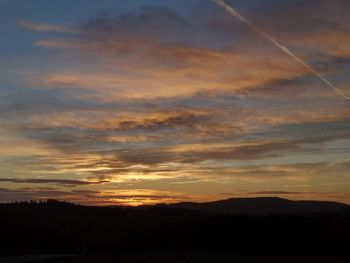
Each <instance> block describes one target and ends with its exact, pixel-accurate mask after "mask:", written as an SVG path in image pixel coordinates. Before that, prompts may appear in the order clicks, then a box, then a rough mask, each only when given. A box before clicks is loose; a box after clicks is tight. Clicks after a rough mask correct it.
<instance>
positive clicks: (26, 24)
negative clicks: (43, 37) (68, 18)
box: [17, 20, 77, 33]
mask: <svg viewBox="0 0 350 263" xmlns="http://www.w3.org/2000/svg"><path fill="white" fill-rule="evenodd" d="M17 25H18V26H19V27H21V28H24V29H28V30H33V31H39V32H62V33H76V32H77V31H76V30H74V29H72V28H68V27H65V26H61V25H54V24H48V23H42V22H34V21H30V20H20V21H18V22H17Z"/></svg>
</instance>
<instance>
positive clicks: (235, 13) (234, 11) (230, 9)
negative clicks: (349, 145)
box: [212, 0, 350, 102]
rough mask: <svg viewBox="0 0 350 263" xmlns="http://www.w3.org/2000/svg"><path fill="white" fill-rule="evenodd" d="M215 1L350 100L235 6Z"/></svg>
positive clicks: (349, 99)
mask: <svg viewBox="0 0 350 263" xmlns="http://www.w3.org/2000/svg"><path fill="white" fill-rule="evenodd" d="M212 1H214V2H215V3H217V4H218V5H219V6H221V7H223V8H224V9H225V10H226V11H227V12H229V13H230V14H231V15H233V16H235V17H236V18H238V19H239V20H240V21H242V22H243V23H244V24H246V25H248V26H249V27H250V28H252V29H253V30H254V31H255V32H257V33H258V34H259V35H260V36H262V37H263V38H265V39H267V40H268V41H270V42H271V43H272V44H274V45H275V46H276V47H278V48H279V49H280V50H282V51H283V52H284V53H286V54H287V55H288V56H290V57H291V58H293V59H294V60H295V61H296V62H298V63H299V64H300V65H302V66H303V67H305V68H306V69H308V70H309V71H310V72H311V73H313V74H314V75H315V76H316V77H318V78H319V79H320V80H321V81H323V82H324V83H325V84H326V85H327V86H328V87H330V88H332V89H333V90H334V91H335V92H337V93H338V94H339V95H340V96H342V97H343V98H344V99H346V100H347V101H349V102H350V98H349V97H348V96H347V95H346V94H345V93H344V92H343V91H341V90H340V89H338V88H337V87H336V86H334V85H333V84H332V83H331V82H330V81H329V80H327V79H326V78H325V77H323V76H322V75H321V74H320V73H319V72H317V71H316V70H315V69H313V68H312V67H311V66H310V65H309V64H307V63H306V62H305V61H303V60H302V59H301V58H299V57H297V56H296V55H295V54H294V53H293V52H292V51H291V50H290V49H288V48H287V47H285V46H283V45H281V44H280V43H279V42H278V41H277V40H276V39H274V38H273V37H272V36H270V35H269V34H267V33H266V32H264V31H263V30H261V29H260V28H259V27H257V26H255V25H254V24H253V23H251V22H250V21H249V20H247V19H246V18H245V17H243V16H242V15H240V14H239V13H238V12H237V11H236V10H235V9H234V8H233V7H231V6H229V5H228V4H226V3H225V1H224V0H212Z"/></svg>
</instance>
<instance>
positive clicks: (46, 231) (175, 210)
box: [0, 199, 350, 263]
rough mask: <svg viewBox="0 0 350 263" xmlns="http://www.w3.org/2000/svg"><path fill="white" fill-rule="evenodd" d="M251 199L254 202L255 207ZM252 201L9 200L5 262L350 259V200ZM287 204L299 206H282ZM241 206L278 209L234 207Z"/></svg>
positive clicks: (1, 209)
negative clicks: (131, 204) (90, 203)
mask: <svg viewBox="0 0 350 263" xmlns="http://www.w3.org/2000/svg"><path fill="white" fill-rule="evenodd" d="M237 202H239V203H238V204H239V206H238V204H237ZM247 202H248V203H247ZM252 202H253V205H254V209H251V208H250V209H248V208H249V207H252ZM252 202H251V201H250V200H248V201H247V200H243V201H242V200H239V201H237V200H228V201H222V202H219V203H214V204H205V205H200V206H198V205H193V204H181V205H180V207H178V206H175V207H174V206H154V207H137V208H125V207H87V206H78V205H74V204H69V203H61V202H56V201H55V202H53V201H50V202H40V203H35V202H32V203H17V204H2V205H0V214H1V217H0V226H1V228H0V236H1V238H0V263H3V262H4V263H12V262H16V263H20V262H33V261H37V262H52V263H61V262H62V263H66V262H72V263H75V262H77V263H78V262H79V263H80V262H87V263H89V262H98V263H105V262H106V263H108V262H122V263H123V262H125V263H128V262H146V263H147V262H169V263H171V262H181V263H184V262H200V263H205V262H237V263H241V262H242V263H244V262H259V263H264V262H270V263H274V262H278V263H280V262H281V263H288V262H298V263H299V262H301V263H303V262H307V263H311V262H319V263H322V262H332V263H337V262H341V263H345V262H350V257H349V256H348V255H349V236H350V223H349V222H350V213H349V210H348V206H344V205H338V204H333V203H321V204H319V203H317V204H315V203H297V204H295V203H289V202H288V200H287V201H286V200H275V199H272V200H271V199H266V200H265V199H263V200H253V201H252ZM262 207H264V209H262ZM285 207H288V211H293V213H286V212H283V211H282V210H283V209H285ZM238 208H239V209H241V211H252V212H254V211H267V210H268V209H270V211H272V212H273V211H279V212H278V213H277V212H276V213H272V212H269V213H265V214H264V213H261V212H259V213H250V214H247V213H246V212H245V213H242V212H241V213H234V211H238ZM235 209H236V210H235ZM247 209H248V210H247ZM259 209H260V210H259ZM300 209H303V210H304V209H306V210H305V211H304V212H302V211H299V210H300ZM307 209H309V210H310V211H307ZM219 210H220V211H219ZM225 211H228V212H225ZM281 211H282V212H283V213H282V212H281ZM48 254H50V255H54V257H53V258H51V256H47V255H48ZM57 254H59V255H66V256H65V257H62V258H57ZM28 255H30V256H28ZM67 255H76V256H67Z"/></svg>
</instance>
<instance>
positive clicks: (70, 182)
mask: <svg viewBox="0 0 350 263" xmlns="http://www.w3.org/2000/svg"><path fill="white" fill-rule="evenodd" d="M0 182H9V183H27V184H58V185H62V186H78V185H95V184H103V183H107V182H108V181H90V182H88V181H79V180H68V179H29V178H26V179H15V178H0Z"/></svg>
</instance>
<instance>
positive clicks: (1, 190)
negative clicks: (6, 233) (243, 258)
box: [0, 0, 350, 205]
mask: <svg viewBox="0 0 350 263" xmlns="http://www.w3.org/2000/svg"><path fill="white" fill-rule="evenodd" d="M226 4H227V5H229V6H230V7H232V8H234V10H236V11H237V12H238V13H239V14H240V15H241V16H243V17H244V19H247V21H249V22H250V23H251V24H252V25H253V26H249V25H247V24H246V23H243V22H242V21H241V20H240V19H238V18H237V17H235V16H234V15H232V14H230V13H229V12H227V10H225V9H224V8H222V6H220V5H218V4H217V3H215V2H214V1H210V0H178V1H172V0H131V1H124V0H100V1H93V0H75V1H71V0H0V34H1V41H0V145H1V147H0V202H12V201H23V200H24V201H27V200H42V199H48V198H54V199H59V200H65V201H70V202H75V203H79V204H87V205H113V204H115V205H120V204H121V205H140V204H155V203H171V202H181V201H193V202H204V201H210V200H219V199H226V198H237V197H261V196H278V197H282V198H288V199H293V200H300V199H308V200H333V201H340V202H344V203H350V172H349V171H350V102H349V101H347V100H346V99H344V97H342V96H340V95H339V94H338V93H337V92H335V90H334V89H332V88H330V86H329V85H327V84H326V83H325V82H324V81H322V80H321V79H320V78H319V77H317V76H316V75H315V74H314V73H313V72H312V71H310V69H308V68H307V67H305V66H303V65H301V64H300V63H298V62H297V61H296V60H295V59H293V58H292V57H291V56H288V54H286V52H283V50H281V49H280V48H278V46H276V45H274V43H272V42H271V41H269V40H268V39H267V38H264V37H263V36H262V35H261V34H259V33H258V32H257V31H256V30H254V28H253V27H255V28H258V29H259V30H260V31H261V32H264V33H265V34H266V35H268V36H269V37H271V38H273V39H275V40H276V41H277V42H278V43H279V44H280V45H283V46H284V47H286V48H288V49H289V50H290V51H291V52H292V53H293V54H294V55H295V56H297V57H298V58H300V59H301V60H302V61H303V62H305V63H306V64H307V65H309V66H310V68H312V69H313V70H314V71H315V72H317V73H319V74H320V76H322V77H323V78H325V79H327V80H328V81H329V82H330V83H331V84H332V85H334V87H336V88H337V89H339V90H340V91H341V92H343V93H344V94H345V96H350V85H349V84H350V74H349V70H350V17H349V15H348V14H349V12H350V2H349V1H347V0H332V1H327V0H251V1H243V0H227V1H226Z"/></svg>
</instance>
